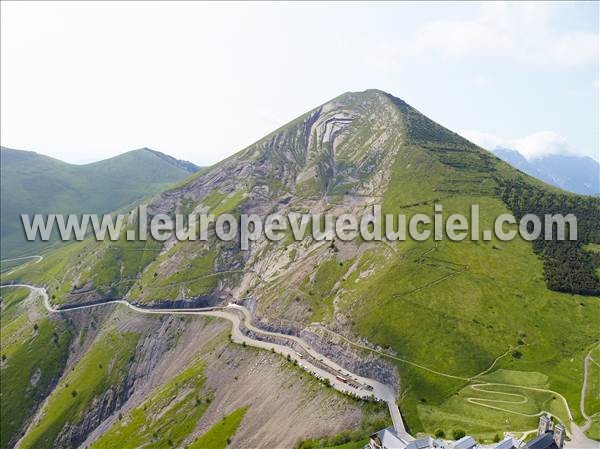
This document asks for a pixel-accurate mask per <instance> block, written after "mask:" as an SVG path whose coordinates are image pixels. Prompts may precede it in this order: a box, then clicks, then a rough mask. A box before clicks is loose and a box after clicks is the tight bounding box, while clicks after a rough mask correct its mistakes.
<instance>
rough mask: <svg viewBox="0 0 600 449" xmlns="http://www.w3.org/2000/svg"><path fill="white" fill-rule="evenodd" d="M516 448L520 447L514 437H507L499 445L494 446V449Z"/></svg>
mask: <svg viewBox="0 0 600 449" xmlns="http://www.w3.org/2000/svg"><path fill="white" fill-rule="evenodd" d="M516 447H518V446H517V443H516V442H515V440H514V439H513V438H512V437H506V438H505V439H503V440H502V441H500V442H499V443H498V444H496V445H494V446H492V448H493V449H513V448H516Z"/></svg>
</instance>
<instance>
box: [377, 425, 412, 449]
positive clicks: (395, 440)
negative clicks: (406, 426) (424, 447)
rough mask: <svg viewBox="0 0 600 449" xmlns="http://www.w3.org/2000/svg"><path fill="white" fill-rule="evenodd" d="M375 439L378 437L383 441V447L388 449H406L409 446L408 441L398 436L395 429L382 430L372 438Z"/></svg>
mask: <svg viewBox="0 0 600 449" xmlns="http://www.w3.org/2000/svg"><path fill="white" fill-rule="evenodd" d="M373 437H378V438H379V440H380V441H381V445H382V446H383V447H385V448H386V449H406V446H407V445H408V443H407V441H405V440H404V439H402V438H400V437H399V436H398V434H396V431H395V430H394V428H393V427H388V428H386V429H383V430H380V431H379V432H377V433H376V434H374V435H371V438H373Z"/></svg>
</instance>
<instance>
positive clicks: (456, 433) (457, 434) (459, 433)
mask: <svg viewBox="0 0 600 449" xmlns="http://www.w3.org/2000/svg"><path fill="white" fill-rule="evenodd" d="M465 435H466V433H465V431H464V430H462V429H456V430H454V431H452V438H454V439H455V440H460V439H461V438H462V437H464V436H465Z"/></svg>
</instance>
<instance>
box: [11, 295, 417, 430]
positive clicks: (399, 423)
mask: <svg viewBox="0 0 600 449" xmlns="http://www.w3.org/2000/svg"><path fill="white" fill-rule="evenodd" d="M0 287H25V288H28V289H30V290H31V291H33V292H34V293H35V294H37V295H38V296H41V297H42V298H43V301H44V307H45V308H46V310H47V311H48V312H49V313H69V312H74V311H77V310H83V309H91V308H96V307H103V306H106V305H109V304H121V305H124V306H126V307H128V308H129V309H131V310H134V311H135V312H138V313H144V314H149V315H203V316H212V317H216V318H222V319H226V320H228V321H230V322H231V323H232V332H231V338H232V340H233V341H234V342H235V343H239V344H244V343H245V344H246V345H247V346H252V347H255V348H260V349H265V350H268V351H271V350H273V351H275V352H277V353H279V354H281V355H283V356H284V357H288V356H289V358H290V359H292V360H296V362H298V364H299V365H301V366H302V367H303V368H304V369H305V370H306V371H308V372H310V373H312V374H313V375H315V376H317V377H320V378H322V379H328V380H329V382H330V383H331V385H332V386H333V388H335V389H336V390H339V391H342V392H345V393H352V394H354V395H358V396H361V397H365V398H367V397H370V396H371V395H373V396H374V397H375V398H377V399H379V400H382V401H385V402H386V403H387V405H388V408H389V411H390V415H391V418H392V423H393V425H394V428H395V429H396V431H397V432H398V434H399V435H400V436H403V437H404V438H406V439H408V440H412V439H413V438H412V437H411V436H410V435H409V434H408V432H407V431H406V428H405V426H404V422H403V420H402V415H401V414H400V409H399V408H398V405H397V404H396V395H395V393H394V390H393V388H392V387H390V386H389V385H385V384H382V383H381V382H378V381H376V380H374V379H369V378H367V377H362V376H359V375H357V374H354V373H351V372H349V371H348V370H345V369H343V368H342V367H341V366H339V365H338V364H337V363H335V362H334V361H332V360H330V359H328V358H327V357H325V356H324V355H322V354H320V353H318V352H317V351H315V350H314V349H313V348H312V347H311V346H310V345H308V343H306V342H305V341H304V340H302V339H301V338H299V337H295V336H292V335H286V334H280V333H277V332H270V331H265V330H262V329H259V328H257V327H255V326H253V325H252V322H251V321H252V319H251V315H250V312H249V311H248V309H246V308H245V307H243V306H240V305H238V304H229V305H227V306H225V307H210V308H198V309H154V308H145V307H139V306H135V305H133V304H130V303H129V302H127V301H124V300H113V301H107V302H104V303H100V304H91V305H84V306H77V307H72V308H68V309H58V308H56V307H54V306H53V305H52V304H51V303H50V300H49V298H48V293H47V292H46V290H45V289H43V288H40V287H34V286H32V285H28V284H11V285H4V286H0ZM242 323H243V325H244V326H245V327H246V328H247V329H249V330H251V331H252V332H254V333H256V334H261V335H264V336H270V337H276V338H279V339H286V340H288V341H291V342H293V343H296V344H298V345H299V346H300V347H301V348H302V349H303V350H304V351H306V353H307V354H308V355H309V356H310V357H306V358H305V357H303V356H301V355H299V354H298V353H297V352H296V351H295V350H294V349H293V348H290V347H288V346H285V345H281V344H277V343H271V342H268V341H261V340H255V339H253V338H250V337H248V336H247V335H245V334H244V333H242V331H241V329H240V325H241V324H242ZM311 358H313V359H314V362H313V361H311ZM317 361H318V363H317ZM321 366H325V367H327V368H328V369H323V368H322V367H321ZM338 374H339V375H341V376H343V377H345V378H346V379H352V380H353V382H352V383H353V384H356V383H358V384H360V385H363V386H369V387H370V388H364V387H362V388H355V387H354V386H352V385H350V384H348V383H346V382H343V381H340V380H339V379H337V378H336V375H338Z"/></svg>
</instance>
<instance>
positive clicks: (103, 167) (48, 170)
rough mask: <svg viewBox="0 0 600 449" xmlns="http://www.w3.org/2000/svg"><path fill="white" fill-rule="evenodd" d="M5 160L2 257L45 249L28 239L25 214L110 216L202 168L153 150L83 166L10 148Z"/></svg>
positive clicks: (3, 156) (3, 151)
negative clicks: (24, 222) (113, 212)
mask: <svg viewBox="0 0 600 449" xmlns="http://www.w3.org/2000/svg"><path fill="white" fill-rule="evenodd" d="M0 157H1V161H2V167H1V170H2V171H1V173H2V190H3V191H4V192H6V194H4V195H3V196H2V205H1V207H2V221H1V231H2V234H1V238H2V240H3V245H2V257H3V258H4V257H7V256H10V255H20V254H21V252H22V251H28V253H31V251H32V250H33V251H39V250H40V249H41V248H43V247H45V246H46V244H45V243H41V242H37V244H31V245H29V244H28V242H26V241H25V238H24V235H23V232H22V229H21V222H20V214H22V213H64V214H68V213H78V214H79V213H84V212H85V213H99V214H103V213H108V212H112V211H114V210H117V209H120V208H122V207H124V206H127V205H129V204H132V203H134V202H135V201H138V200H140V199H141V198H143V197H145V196H148V195H151V194H153V193H155V192H158V191H160V190H162V189H164V188H166V187H167V186H168V185H170V184H172V183H174V182H176V181H180V180H182V179H184V178H186V177H188V176H189V175H191V174H192V173H194V172H196V171H198V170H199V168H198V167H196V166H195V165H193V164H191V163H190V162H186V161H179V160H177V159H175V158H172V157H171V156H168V155H165V154H163V153H160V152H157V151H154V150H150V149H139V150H132V151H129V152H126V153H123V154H121V155H118V156H114V157H111V158H108V159H104V160H101V161H96V162H92V163H88V164H82V165H78V164H71V163H68V162H64V161H61V160H59V159H55V158H52V157H50V156H45V155H43V154H40V153H36V152H33V151H23V150H15V149H10V148H5V147H2V149H1V150H0ZM34 246H35V248H33V247H34ZM26 248H27V249H26Z"/></svg>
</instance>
